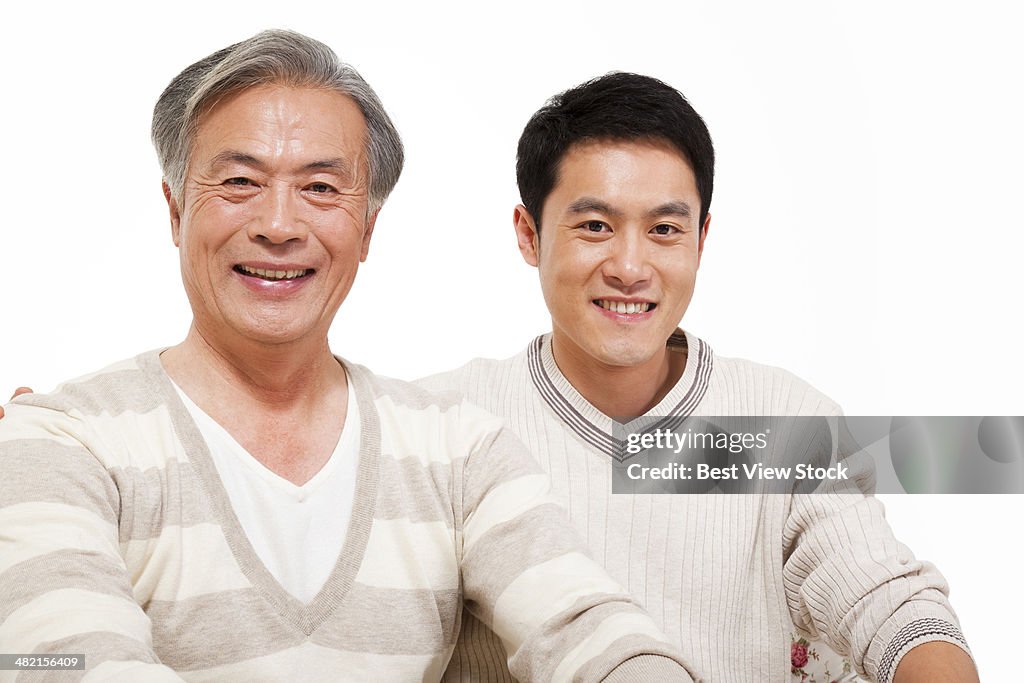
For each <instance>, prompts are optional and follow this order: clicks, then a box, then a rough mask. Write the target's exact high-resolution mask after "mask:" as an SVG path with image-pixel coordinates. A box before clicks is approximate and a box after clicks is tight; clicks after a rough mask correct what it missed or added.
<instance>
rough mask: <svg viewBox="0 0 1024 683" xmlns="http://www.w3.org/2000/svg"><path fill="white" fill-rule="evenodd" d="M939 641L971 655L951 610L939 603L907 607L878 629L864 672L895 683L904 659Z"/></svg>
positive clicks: (907, 604) (922, 603) (865, 662)
mask: <svg viewBox="0 0 1024 683" xmlns="http://www.w3.org/2000/svg"><path fill="white" fill-rule="evenodd" d="M935 640H941V641H945V642H947V643H952V644H954V645H957V646H959V647H960V648H962V649H963V650H964V652H966V653H967V654H968V655H971V650H970V648H969V647H968V646H967V641H966V640H965V639H964V635H963V633H961V632H960V626H959V622H958V621H957V618H956V615H954V614H953V613H952V612H951V611H950V610H949V609H947V608H946V607H944V606H943V605H941V604H939V603H935V602H925V601H911V602H908V603H905V604H904V605H902V606H901V607H900V608H899V609H897V610H896V611H895V612H894V613H893V615H892V616H891V617H890V618H889V619H887V620H886V622H885V623H884V624H882V627H881V628H880V629H878V633H877V634H876V635H875V637H874V639H873V640H872V641H871V646H870V647H869V648H868V653H867V656H866V657H865V658H864V668H865V669H866V670H867V672H868V673H869V674H871V676H872V677H873V678H875V679H877V680H878V681H879V683H892V677H893V676H894V675H895V674H896V667H897V666H899V663H900V660H901V659H903V655H905V654H907V653H908V652H910V650H911V649H913V648H915V647H917V646H918V645H921V644H922V643H927V642H930V641H935Z"/></svg>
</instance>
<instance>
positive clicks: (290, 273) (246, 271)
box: [235, 265, 313, 280]
mask: <svg viewBox="0 0 1024 683" xmlns="http://www.w3.org/2000/svg"><path fill="white" fill-rule="evenodd" d="M235 272H236V273H241V274H242V275H249V276H251V277H258V278H260V279H263V280H296V279H298V278H300V277H305V276H307V275H311V274H312V273H313V269H312V268H303V269H302V270H267V269H266V268H250V267H249V266H243V265H237V266H235Z"/></svg>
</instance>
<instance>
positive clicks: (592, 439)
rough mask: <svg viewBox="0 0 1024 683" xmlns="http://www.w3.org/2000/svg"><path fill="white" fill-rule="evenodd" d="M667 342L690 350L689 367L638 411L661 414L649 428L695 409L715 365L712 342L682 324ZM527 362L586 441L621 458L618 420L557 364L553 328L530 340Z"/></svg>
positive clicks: (554, 406)
mask: <svg viewBox="0 0 1024 683" xmlns="http://www.w3.org/2000/svg"><path fill="white" fill-rule="evenodd" d="M667 345H668V346H670V347H675V348H681V349H685V350H686V366H685V368H684V369H683V374H682V376H681V377H680V378H679V381H678V382H676V384H675V386H673V387H672V389H671V390H669V392H668V394H666V395H665V398H663V399H662V400H661V401H660V402H659V403H658V405H656V406H654V407H653V408H651V410H649V411H648V412H647V413H645V414H644V415H641V416H640V417H641V418H644V417H646V418H650V417H661V418H663V419H662V420H660V421H658V423H657V424H655V425H649V424H647V425H645V430H646V429H653V428H657V427H665V428H673V427H675V426H678V425H679V424H680V423H681V422H682V421H683V420H684V419H686V418H687V417H688V416H689V415H690V414H691V413H693V411H694V410H695V409H696V407H697V405H698V404H699V403H700V401H701V399H703V398H704V394H705V393H707V389H708V383H709V380H710V377H711V369H712V367H713V365H714V353H713V352H712V351H711V347H710V346H709V345H708V344H707V343H705V342H704V340H702V339H700V338H698V337H696V336H694V335H692V334H690V333H689V332H684V331H683V330H681V329H677V330H676V331H675V332H674V333H672V336H671V337H669V338H668V342H667ZM527 365H528V367H529V370H530V379H531V380H532V381H533V385H534V387H536V389H537V391H538V392H539V393H540V395H541V397H542V398H543V399H544V401H545V403H547V404H548V406H549V407H550V408H551V410H553V411H554V413H555V415H556V416H558V418H559V419H560V420H561V421H562V422H563V423H565V425H566V426H567V427H568V428H569V429H571V430H572V431H573V432H575V433H576V435H577V436H579V437H580V438H581V439H583V441H585V442H586V443H588V444H589V445H591V446H592V447H594V448H595V449H597V450H598V451H600V452H602V453H604V454H606V455H609V456H612V457H614V458H617V459H621V456H622V454H623V448H622V443H621V441H620V440H619V439H618V438H616V436H615V434H614V431H615V421H614V420H613V419H612V418H611V417H609V416H607V415H605V414H604V413H602V412H601V411H600V410H598V409H597V408H596V407H595V406H594V405H593V404H592V403H590V401H588V400H587V399H585V398H584V397H583V396H582V395H581V394H580V393H579V392H578V391H577V390H576V388H575V387H574V386H573V385H572V384H570V383H569V380H568V379H566V377H565V375H563V374H562V371H561V370H559V369H558V364H557V363H555V357H554V354H552V352H551V334H550V333H548V334H542V335H541V336H539V337H537V338H536V339H534V340H533V342H532V343H531V344H530V346H529V348H528V350H527ZM628 424H629V423H627V426H628Z"/></svg>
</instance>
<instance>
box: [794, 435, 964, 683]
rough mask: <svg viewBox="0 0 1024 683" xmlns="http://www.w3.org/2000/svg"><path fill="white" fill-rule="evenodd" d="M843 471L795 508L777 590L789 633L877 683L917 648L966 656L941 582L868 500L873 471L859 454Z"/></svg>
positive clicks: (804, 495) (872, 500)
mask: <svg viewBox="0 0 1024 683" xmlns="http://www.w3.org/2000/svg"><path fill="white" fill-rule="evenodd" d="M837 417H838V416H833V419H834V420H835V419H837ZM846 461H847V462H849V463H851V470H852V471H853V472H854V474H855V476H851V477H850V479H849V480H847V481H839V480H836V482H834V483H829V484H828V485H826V486H824V487H821V488H819V489H818V491H817V492H815V493H802V494H797V495H795V496H794V497H793V500H792V507H791V510H790V514H789V516H788V518H787V520H786V525H785V531H784V539H783V542H784V561H785V564H784V568H783V580H784V585H785V591H786V599H787V603H788V605H789V609H790V612H791V614H792V617H793V623H794V624H796V625H797V626H798V627H799V628H801V629H803V630H804V631H806V632H808V633H811V634H812V635H820V636H821V637H822V638H824V640H825V641H826V642H827V643H828V644H829V645H830V646H832V647H833V648H835V649H836V650H837V651H838V652H840V653H848V654H849V656H850V659H851V661H852V663H853V666H854V667H855V668H856V669H857V671H858V672H860V673H861V674H863V675H866V676H867V677H869V678H870V679H871V680H874V681H880V682H882V683H890V681H891V680H892V677H893V674H894V673H895V671H896V667H897V665H898V664H899V661H900V659H901V658H902V657H903V655H905V654H906V653H907V652H908V651H909V650H910V649H911V648H913V647H914V646H916V645H920V644H921V643H924V642H927V641H932V640H942V641H947V642H950V643H954V644H956V645H959V646H960V647H961V648H963V649H964V650H965V651H967V652H968V653H969V652H970V651H969V650H968V648H967V643H966V641H965V640H964V637H963V635H962V634H961V632H960V628H959V623H958V621H957V618H956V615H955V614H954V612H953V609H952V607H951V606H950V604H949V600H948V599H947V596H948V593H949V589H948V586H947V584H946V580H945V579H944V578H943V576H942V574H940V573H939V571H938V570H937V569H936V568H935V566H934V565H932V564H930V563H928V562H923V561H921V560H918V559H917V558H915V557H914V554H913V553H912V552H911V551H910V549H909V548H907V546H905V545H903V544H902V543H900V542H899V541H898V540H896V538H895V536H894V535H893V532H892V529H891V528H890V527H889V524H888V522H886V520H885V511H884V509H883V506H882V504H881V502H879V501H878V500H877V499H875V498H874V497H873V496H872V495H870V493H869V491H870V490H871V488H872V485H873V477H872V476H871V471H870V464H869V463H867V462H866V461H865V460H858V458H857V457H856V454H853V457H850V458H847V459H846Z"/></svg>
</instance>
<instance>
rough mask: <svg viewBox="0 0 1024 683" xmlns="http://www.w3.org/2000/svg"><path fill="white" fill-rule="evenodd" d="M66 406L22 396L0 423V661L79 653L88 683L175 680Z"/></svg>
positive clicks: (116, 510)
mask: <svg viewBox="0 0 1024 683" xmlns="http://www.w3.org/2000/svg"><path fill="white" fill-rule="evenodd" d="M64 403H65V402H62V401H61V400H60V399H59V398H56V397H49V396H40V395H33V396H26V397H22V398H21V399H19V402H18V404H12V405H9V406H8V407H7V416H6V417H5V418H4V419H3V420H0V473H2V475H0V652H4V653H18V654H34V655H52V654H79V655H81V654H84V655H85V667H86V674H85V677H84V678H83V680H86V681H100V680H125V681H129V680H130V681H178V680H181V679H180V678H179V677H178V676H177V675H176V674H175V673H174V672H173V671H172V670H170V669H169V668H167V667H165V666H162V665H160V663H159V660H158V659H157V657H156V655H155V654H154V651H153V647H152V638H151V632H150V631H151V629H150V621H149V618H148V617H147V616H146V614H145V613H144V612H143V611H142V609H141V608H140V607H139V605H138V604H137V603H136V601H135V599H134V597H133V593H132V583H131V579H130V577H129V575H128V571H127V569H126V567H125V563H124V561H123V560H122V557H121V554H120V551H119V543H118V536H119V534H118V520H119V515H120V497H119V492H118V490H117V487H116V485H115V483H114V481H113V480H112V478H111V477H110V475H109V474H108V472H107V470H106V468H105V467H104V466H103V464H102V463H101V462H100V461H99V460H98V459H97V457H96V456H95V455H94V453H93V451H92V450H90V447H92V446H96V445H98V444H97V442H96V438H95V436H93V435H92V434H91V433H90V431H89V430H88V428H87V427H86V426H85V424H84V422H83V420H81V416H80V415H76V414H75V411H74V410H73V409H69V408H68V407H67V405H64ZM0 673H3V674H7V675H13V674H16V673H17V672H13V671H8V672H0ZM4 680H6V679H4Z"/></svg>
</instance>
